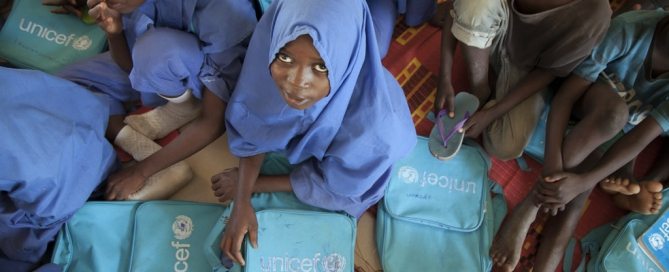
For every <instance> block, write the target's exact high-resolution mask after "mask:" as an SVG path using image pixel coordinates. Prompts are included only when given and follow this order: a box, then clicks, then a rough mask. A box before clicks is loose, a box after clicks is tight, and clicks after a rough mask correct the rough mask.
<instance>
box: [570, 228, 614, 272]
mask: <svg viewBox="0 0 669 272" xmlns="http://www.w3.org/2000/svg"><path fill="white" fill-rule="evenodd" d="M611 230H613V227H612V226H611V225H610V224H606V225H604V226H600V227H597V228H595V229H593V230H591V231H590V232H588V234H586V235H585V236H583V238H581V260H580V262H579V264H578V267H577V268H576V270H574V271H576V272H584V271H586V269H585V268H586V266H587V264H586V262H585V258H586V256H587V255H590V259H591V260H592V259H594V258H596V257H597V254H599V250H600V249H601V247H602V243H603V242H604V240H605V239H606V236H608V235H609V233H611ZM576 242H577V241H576V239H574V238H571V239H569V244H567V248H566V250H565V252H564V257H563V259H562V262H563V265H562V271H564V272H569V271H572V270H571V266H572V261H573V258H574V250H575V247H576Z"/></svg>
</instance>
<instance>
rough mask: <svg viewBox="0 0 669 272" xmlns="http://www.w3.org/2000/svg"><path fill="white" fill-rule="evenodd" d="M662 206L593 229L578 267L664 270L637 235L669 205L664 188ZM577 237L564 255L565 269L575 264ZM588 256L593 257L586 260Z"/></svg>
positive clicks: (583, 241) (583, 242)
mask: <svg viewBox="0 0 669 272" xmlns="http://www.w3.org/2000/svg"><path fill="white" fill-rule="evenodd" d="M662 194H663V198H662V208H661V210H660V211H659V212H658V213H657V214H653V215H643V214H639V213H635V212H631V213H629V214H627V215H625V216H623V217H622V218H620V219H618V220H617V221H616V222H614V223H612V224H607V225H604V226H601V227H598V228H596V229H593V230H591V231H590V232H589V233H588V234H587V235H586V236H584V237H583V238H582V239H581V240H580V243H581V260H580V263H579V266H578V267H577V268H576V270H575V271H579V272H582V271H588V272H591V271H592V272H601V271H620V272H628V271H649V272H650V271H654V272H660V271H663V270H662V269H661V268H659V267H658V266H657V265H656V264H655V263H653V261H652V260H651V259H650V258H649V257H648V256H647V255H646V254H644V252H643V251H642V249H641V247H640V246H639V242H638V241H637V239H638V238H639V236H641V234H643V232H644V231H646V230H647V229H648V228H649V227H650V226H651V225H652V224H653V223H654V222H655V221H656V220H657V219H658V218H659V217H660V215H661V214H662V213H664V212H665V211H666V210H667V205H669V190H667V189H665V190H664V191H663V192H662ZM575 246H576V241H575V240H573V239H572V240H571V241H570V242H569V244H568V246H567V250H566V251H565V256H564V271H565V272H567V271H569V270H570V269H571V267H572V262H573V253H574V247H575ZM586 256H589V257H590V259H589V261H588V262H587V263H586Z"/></svg>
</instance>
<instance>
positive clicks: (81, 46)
mask: <svg viewBox="0 0 669 272" xmlns="http://www.w3.org/2000/svg"><path fill="white" fill-rule="evenodd" d="M91 44H93V40H91V38H89V37H88V36H86V35H83V36H81V37H79V38H77V39H76V40H74V42H73V43H72V47H74V49H77V50H79V51H84V50H86V49H88V48H90V47H91Z"/></svg>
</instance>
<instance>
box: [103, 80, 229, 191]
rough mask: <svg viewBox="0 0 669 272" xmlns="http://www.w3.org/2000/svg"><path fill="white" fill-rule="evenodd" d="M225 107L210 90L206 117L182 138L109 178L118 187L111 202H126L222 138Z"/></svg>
mask: <svg viewBox="0 0 669 272" xmlns="http://www.w3.org/2000/svg"><path fill="white" fill-rule="evenodd" d="M225 107H226V105H225V103H224V102H223V101H222V100H221V99H219V98H218V97H217V96H216V95H214V94H213V93H211V92H210V91H208V90H207V89H206V88H205V90H204V92H203V98H202V113H200V116H198V117H197V118H196V119H195V120H193V121H192V122H191V124H189V125H188V126H186V127H185V129H184V130H183V131H181V134H180V135H179V137H177V138H176V139H174V141H172V142H170V143H169V144H168V145H166V146H165V147H163V148H161V149H160V150H158V151H157V152H156V153H154V154H152V155H151V156H149V157H147V158H146V159H144V160H142V161H141V162H138V163H137V164H136V165H135V166H134V167H131V168H126V169H123V170H121V171H119V172H118V173H117V174H115V175H112V176H111V177H110V178H109V183H110V184H117V183H118V184H117V185H114V186H115V187H116V190H115V191H116V193H115V194H114V195H110V196H108V198H109V199H110V200H111V199H117V200H123V199H127V197H128V196H129V195H130V194H132V193H134V192H136V191H138V190H139V189H140V188H142V186H144V183H145V181H146V179H147V178H148V177H150V176H152V175H153V174H155V173H158V172H159V171H161V170H163V169H165V168H167V167H169V166H170V165H172V164H175V163H177V162H179V161H181V160H184V159H186V158H188V157H189V156H191V155H193V154H195V152H197V151H199V150H201V149H202V148H204V147H205V146H206V145H207V144H209V143H211V142H212V141H214V140H216V138H218V137H220V136H221V135H222V134H223V131H224V130H225V128H224V126H223V116H224V112H225Z"/></svg>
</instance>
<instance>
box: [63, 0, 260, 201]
mask: <svg viewBox="0 0 669 272" xmlns="http://www.w3.org/2000/svg"><path fill="white" fill-rule="evenodd" d="M88 4H89V6H90V10H89V15H90V16H91V17H93V18H95V19H96V21H97V23H98V25H99V26H100V27H101V28H102V29H103V30H104V31H105V32H106V33H107V37H108V42H109V49H110V50H109V52H106V53H103V54H101V55H98V56H96V57H93V58H91V59H87V60H84V61H82V62H79V63H75V64H73V65H71V66H69V67H66V68H64V69H63V70H61V71H60V72H59V75H60V76H62V77H64V78H66V79H69V80H72V81H74V82H76V83H78V84H80V85H83V86H85V87H87V88H89V89H91V90H92V91H96V92H100V93H104V94H105V95H106V96H107V97H108V100H109V103H110V107H111V115H112V116H111V117H110V120H109V126H108V128H107V138H108V139H109V140H110V141H113V142H114V143H115V144H116V145H118V146H120V147H121V148H123V149H124V150H126V151H127V152H128V153H130V154H131V155H132V156H133V157H134V158H135V160H137V161H139V163H137V164H135V165H133V166H130V167H127V168H124V169H122V170H120V171H118V172H116V173H114V174H113V175H112V176H110V177H109V179H108V185H107V190H106V197H107V199H110V200H123V199H160V198H166V197H169V196H170V195H171V194H172V193H174V192H175V191H177V190H178V189H179V188H180V187H182V186H183V185H185V183H186V182H188V181H189V180H190V178H191V176H192V172H191V170H190V167H189V166H188V165H187V164H186V163H185V162H183V160H184V159H186V158H187V157H188V156H190V155H192V154H194V153H195V152H197V151H199V150H200V149H202V148H203V147H205V146H206V145H207V144H209V143H210V142H212V141H214V140H215V139H216V138H218V137H219V136H220V135H221V134H222V133H223V131H224V130H225V128H224V126H223V120H224V118H223V116H224V112H225V107H226V101H227V100H228V98H229V97H230V93H231V91H232V89H233V88H234V86H235V84H236V80H237V77H238V75H239V72H240V69H241V63H242V60H243V57H244V53H245V52H246V45H247V43H248V38H249V37H250V35H251V32H252V31H253V28H254V27H255V24H256V22H257V19H256V15H255V10H254V8H253V5H252V3H251V2H250V1H249V0H198V1H183V0H164V1H144V0H130V1H119V0H109V1H102V0H91V1H88ZM140 98H141V101H142V103H143V104H144V105H148V106H158V107H157V108H156V109H154V110H152V111H149V112H147V113H144V114H141V115H132V116H127V117H126V116H125V114H126V111H125V109H124V104H123V103H126V102H129V101H133V100H137V99H140ZM163 104H164V105H163ZM191 121H192V122H191ZM188 122H191V124H190V125H189V126H188V127H187V128H186V129H184V130H183V131H182V132H181V134H180V135H179V137H177V138H176V139H175V140H174V141H172V142H171V143H169V144H168V145H167V146H165V147H164V148H162V149H161V148H160V146H159V145H158V144H156V143H155V142H153V139H156V138H161V137H163V136H165V135H166V134H168V133H169V132H170V131H172V130H174V129H176V128H179V127H181V126H183V125H184V124H186V123H188Z"/></svg>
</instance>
